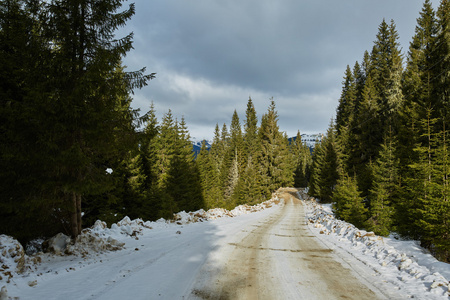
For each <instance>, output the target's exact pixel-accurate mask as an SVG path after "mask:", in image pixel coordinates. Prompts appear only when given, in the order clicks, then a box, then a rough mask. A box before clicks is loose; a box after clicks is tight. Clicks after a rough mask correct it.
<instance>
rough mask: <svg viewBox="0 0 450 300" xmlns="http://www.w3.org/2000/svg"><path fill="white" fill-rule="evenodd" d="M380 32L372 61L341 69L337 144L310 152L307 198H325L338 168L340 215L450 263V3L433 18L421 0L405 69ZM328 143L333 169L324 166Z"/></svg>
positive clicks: (390, 31) (392, 40)
mask: <svg viewBox="0 0 450 300" xmlns="http://www.w3.org/2000/svg"><path fill="white" fill-rule="evenodd" d="M378 30H379V31H378V34H377V36H376V40H375V42H374V46H373V48H372V51H371V53H370V55H369V54H368V52H366V53H365V54H364V60H363V63H362V64H361V65H359V64H355V67H354V69H353V72H351V71H350V68H349V67H347V70H346V71H345V77H344V82H343V89H342V94H341V98H340V100H339V106H338V110H337V130H336V136H335V137H333V133H328V136H331V137H332V138H331V139H329V138H328V137H327V138H325V139H324V141H323V142H322V145H320V146H319V147H316V149H315V151H314V156H313V165H312V169H311V180H310V183H309V184H310V193H311V194H312V195H313V196H316V197H319V198H320V197H322V198H325V199H326V197H327V195H328V194H329V191H330V188H333V187H332V186H331V185H330V184H329V183H330V182H331V181H330V180H328V179H327V177H329V174H330V171H331V169H333V168H336V172H337V174H339V177H338V180H337V185H336V186H335V187H334V191H333V194H332V195H333V196H332V201H333V202H334V207H335V211H336V214H337V216H338V217H340V218H342V219H345V220H347V221H350V222H353V223H355V225H358V226H366V228H367V229H369V230H373V231H375V232H376V233H378V234H381V235H388V234H389V233H390V232H391V231H392V230H396V231H397V232H399V233H400V234H402V235H403V236H406V237H411V238H416V239H420V241H421V242H422V245H424V246H425V247H427V248H429V249H430V250H431V251H432V252H433V253H434V254H435V255H436V257H438V258H439V259H441V260H443V261H449V260H450V236H449V232H450V227H449V218H450V206H449V200H448V197H449V196H448V193H449V190H448V174H449V164H448V161H449V152H448V146H449V142H448V127H449V125H448V124H449V116H450V114H449V107H450V106H449V95H450V93H449V86H450V81H449V78H450V77H449V76H448V74H449V61H450V47H449V45H450V35H449V30H450V1H448V0H442V1H441V3H440V6H439V8H438V9H437V11H436V12H435V11H434V10H433V8H432V5H431V1H429V0H425V2H424V5H423V9H422V11H421V12H420V17H419V18H418V19H417V26H416V31H415V35H414V37H413V39H412V42H411V43H410V47H409V52H408V56H407V60H406V69H405V70H404V71H403V64H402V55H401V54H400V50H399V49H400V47H399V44H398V42H397V40H398V34H397V31H396V29H395V25H394V22H393V21H391V23H390V24H388V23H386V22H385V21H384V20H383V22H382V23H381V25H380V26H379V28H378ZM333 139H334V140H336V141H337V143H336V145H337V147H335V149H337V151H336V158H337V163H336V164H334V163H333V161H332V160H331V161H330V160H329V159H328V158H329V157H333V156H332V155H330V154H331V153H332V152H330V148H329V144H330V142H329V140H333ZM327 143H328V145H327ZM327 153H328V154H327ZM327 157H328V158H327ZM347 174H348V175H347ZM349 175H350V176H349ZM363 199H364V200H363Z"/></svg>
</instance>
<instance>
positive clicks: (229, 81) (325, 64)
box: [124, 0, 422, 132]
mask: <svg viewBox="0 0 450 300" xmlns="http://www.w3.org/2000/svg"><path fill="white" fill-rule="evenodd" d="M135 2H136V10H137V13H136V15H135V16H134V17H133V19H132V20H131V21H130V22H129V25H128V26H127V28H125V29H124V30H125V31H127V30H132V31H134V33H135V44H134V46H135V50H134V51H132V52H131V53H130V54H129V56H128V57H127V58H126V59H125V63H126V64H127V65H129V66H130V69H137V68H140V67H141V66H147V67H148V70H149V71H150V72H156V73H158V74H157V79H155V80H154V81H152V82H150V85H149V86H148V87H146V88H144V89H143V90H142V91H140V92H139V99H136V100H135V102H136V105H138V106H140V105H144V107H145V106H146V104H148V103H147V102H149V101H150V100H154V101H155V103H158V105H159V107H160V108H161V109H163V110H166V109H167V108H168V107H170V108H172V110H174V112H176V111H177V110H179V111H180V112H176V114H178V115H181V114H184V115H185V117H186V120H187V121H188V125H189V120H192V123H193V124H192V125H193V126H192V127H194V128H201V126H210V127H211V132H212V131H213V129H214V125H215V123H216V122H218V123H221V122H222V121H223V120H224V119H225V121H229V120H230V118H231V114H232V112H233V110H234V108H236V109H237V110H238V112H239V113H242V114H243V113H244V112H245V103H246V101H247V99H248V96H250V95H249V94H253V95H255V96H257V97H260V98H261V100H259V101H261V102H262V103H265V104H264V105H261V108H258V112H259V113H260V114H262V113H263V112H264V110H265V109H266V108H267V104H268V99H269V98H270V97H272V96H273V97H274V98H275V100H276V101H277V104H278V109H279V111H280V124H283V126H286V127H287V126H289V127H293V128H294V127H296V128H298V129H300V130H302V131H305V130H309V129H306V128H311V130H315V129H317V127H320V128H322V130H321V131H325V130H326V127H327V126H328V123H329V119H330V118H331V117H332V116H333V115H334V112H335V111H334V110H335V107H336V105H337V101H338V98H339V94H340V88H341V82H342V76H343V74H344V71H345V67H346V65H347V64H350V65H353V64H354V62H355V61H356V60H359V61H360V60H361V59H362V56H363V53H364V51H365V50H369V51H370V49H371V47H372V45H373V41H374V40H375V35H376V33H377V31H378V25H379V24H380V23H381V21H382V19H383V18H385V19H387V20H390V19H391V18H393V19H394V20H395V21H396V24H397V29H398V31H399V34H400V37H401V43H402V46H403V48H404V49H407V47H408V42H409V40H410V38H411V36H412V35H413V33H414V26H415V19H416V18H417V17H418V15H419V11H420V9H421V6H422V1H417V0H397V1H391V0H379V1H362V0H346V1H336V0H321V1H313V0H301V1H298V0H285V1H273V0H246V1H240V0H227V1H219V0H216V1H214V0H196V1H183V0H154V1H144V0H136V1H135ZM175 77H176V78H178V79H174V78H175ZM180 78H184V79H183V80H185V81H186V82H184V83H183V82H180V81H178V82H177V81H176V80H180ZM202 82H203V84H202ZM205 82H206V84H205ZM202 89H204V91H203V92H202ZM239 93H241V94H239ZM305 95H311V97H305ZM325 95H326V96H325ZM332 98H334V101H335V102H334V103H330V101H331V100H330V99H332ZM292 99H296V101H292ZM311 99H313V100H311ZM242 103H244V104H242ZM285 103H289V104H285ZM285 105H290V107H287V106H285ZM239 107H243V110H241V111H239ZM304 107H309V109H310V110H312V111H313V112H311V113H309V114H308V115H305V116H303V117H301V118H298V119H296V118H295V116H293V115H292V111H301V110H303V108H304ZM281 112H283V113H284V112H286V115H281ZM311 116H314V118H313V117H311ZM215 120H216V121H215ZM313 123H316V124H320V125H317V126H316V127H314V125H312V124H313ZM286 130H287V129H286ZM295 132H296V130H295Z"/></svg>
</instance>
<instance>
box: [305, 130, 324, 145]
mask: <svg viewBox="0 0 450 300" xmlns="http://www.w3.org/2000/svg"><path fill="white" fill-rule="evenodd" d="M301 136H302V143H306V145H308V146H309V147H310V148H314V146H315V145H316V143H320V142H321V141H322V138H323V134H322V133H314V134H306V133H304V134H302V135H301Z"/></svg>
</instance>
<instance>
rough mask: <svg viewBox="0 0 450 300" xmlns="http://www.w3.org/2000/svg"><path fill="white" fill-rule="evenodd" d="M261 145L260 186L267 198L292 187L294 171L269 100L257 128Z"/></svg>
mask: <svg viewBox="0 0 450 300" xmlns="http://www.w3.org/2000/svg"><path fill="white" fill-rule="evenodd" d="M258 135H259V140H260V143H261V150H262V151H261V155H262V156H261V170H262V171H263V176H262V185H263V187H264V188H265V194H266V195H267V197H269V196H270V194H271V193H272V192H274V191H275V190H276V189H278V188H279V187H282V186H292V185H293V177H294V169H293V162H292V160H291V156H290V154H289V148H288V140H287V138H286V137H285V136H284V135H283V134H282V133H281V132H280V131H279V127H278V113H277V111H276V109H275V101H273V99H272V100H271V103H270V106H269V109H268V112H267V113H266V114H265V115H263V117H262V119H261V127H260V128H259V133H258Z"/></svg>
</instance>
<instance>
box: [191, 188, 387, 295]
mask: <svg viewBox="0 0 450 300" xmlns="http://www.w3.org/2000/svg"><path fill="white" fill-rule="evenodd" d="M280 198H284V199H285V206H284V207H283V208H282V209H281V210H278V211H277V212H276V213H275V214H274V215H272V216H270V217H269V218H267V220H266V221H263V222H258V223H256V224H252V225H250V226H248V227H247V228H243V231H244V232H245V231H248V234H247V235H246V236H244V237H243V238H239V239H238V240H236V241H233V242H231V243H228V247H233V250H232V251H231V254H230V255H229V256H228V258H227V259H226V261H227V263H225V265H223V266H221V267H220V271H219V272H217V273H218V274H217V275H216V274H214V276H212V277H211V280H210V283H209V284H208V286H206V287H205V286H203V287H199V288H196V289H194V290H193V292H192V295H191V298H193V299H382V298H385V297H384V296H383V295H382V294H381V293H380V292H379V291H375V292H374V291H372V290H371V289H370V288H368V287H367V286H366V285H365V284H363V283H362V282H361V281H360V280H359V279H357V278H356V277H355V276H354V275H353V274H354V273H352V271H351V270H350V269H349V268H348V266H346V267H344V266H343V265H342V264H341V263H340V262H339V260H338V259H336V258H335V255H336V254H334V253H333V250H331V249H329V248H328V247H326V246H324V245H323V244H321V243H320V242H318V241H317V240H316V238H315V237H314V236H313V235H311V232H310V231H309V229H308V227H307V226H306V224H305V220H304V212H303V206H302V204H301V202H300V200H299V199H298V198H297V191H296V190H286V191H285V192H284V193H282V195H281V196H280Z"/></svg>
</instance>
